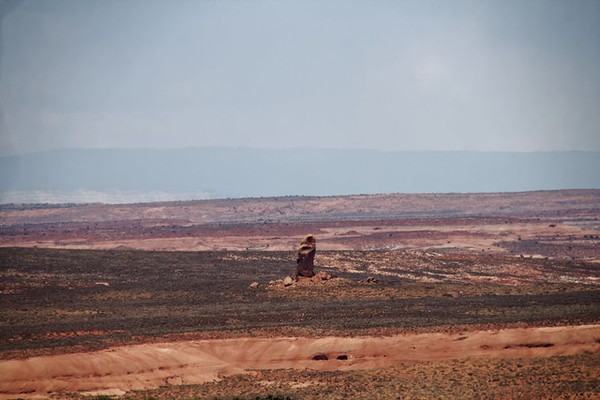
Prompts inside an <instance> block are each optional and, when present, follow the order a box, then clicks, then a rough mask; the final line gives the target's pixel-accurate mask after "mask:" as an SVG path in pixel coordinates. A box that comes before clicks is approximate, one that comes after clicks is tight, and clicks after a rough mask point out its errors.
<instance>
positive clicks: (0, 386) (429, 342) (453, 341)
mask: <svg viewBox="0 0 600 400" xmlns="http://www.w3.org/2000/svg"><path fill="white" fill-rule="evenodd" d="M599 350H600V324H598V325H583V326H562V327H550V328H522V329H505V330H497V331H477V332H466V333H464V334H443V333H425V334H414V335H400V336H391V337H354V338H348V337H323V338H286V337H281V338H238V339H223V340H199V341H182V342H173V343H154V344H141V345H133V346H123V347H116V348H112V349H108V350H103V351H97V352H90V353H75V354H63V355H53V356H43V357H33V358H29V359H25V360H3V361H0V398H3V399H5V398H15V397H40V396H41V397H44V396H49V395H50V394H52V393H57V392H58V393H65V392H88V393H109V394H123V393H125V392H126V391H129V390H134V389H148V388H155V387H158V386H161V385H174V384H175V385H176V384H197V383H204V382H209V381H212V380H215V379H218V378H219V377H222V376H226V375H232V374H238V373H244V372H246V371H248V370H251V369H278V368H294V369H304V368H310V369H315V370H360V369H372V368H382V367H389V366H394V365H398V364H401V363H413V362H430V361H441V360H450V359H459V358H469V357H471V358H472V357H492V358H518V357H550V356H557V355H573V354H578V353H582V352H598V351H599Z"/></svg>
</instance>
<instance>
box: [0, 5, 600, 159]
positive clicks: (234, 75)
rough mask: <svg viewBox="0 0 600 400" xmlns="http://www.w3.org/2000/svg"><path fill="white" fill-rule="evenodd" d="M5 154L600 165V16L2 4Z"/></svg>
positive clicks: (468, 8) (0, 123)
mask: <svg viewBox="0 0 600 400" xmlns="http://www.w3.org/2000/svg"><path fill="white" fill-rule="evenodd" d="M0 16H1V17H2V19H1V24H2V25H1V59H0V111H1V114H0V129H1V135H0V153H1V154H12V153H26V152H32V151H38V150H45V149H51V148H63V147H102V148H105V147H109V148H121V147H128V148H133V147H152V148H165V147H169V148H178V147H189V146H251V147H265V148H289V147H327V148H372V149H383V150H388V149H389V150H497V151H538V150H540V151H548V150H600V1H599V0H591V1H585V0H564V1H550V0H548V1H533V0H531V1H528V0H496V1H484V0H474V1H458V0H455V1H453V0H441V1H429V0H418V1H402V0H398V1H371V0H368V1H329V0H327V1H325V0H323V1H225V0H223V1H182V0H175V1H166V0H164V1H151V0H143V1H137V0H122V1H111V0H97V1H95V0H67V1H63V0H51V1H50V0H48V1H40V0H35V1H18V0H17V1H12V0H0Z"/></svg>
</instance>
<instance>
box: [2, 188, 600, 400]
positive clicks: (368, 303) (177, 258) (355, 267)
mask: <svg viewBox="0 0 600 400" xmlns="http://www.w3.org/2000/svg"><path fill="white" fill-rule="evenodd" d="M599 218H600V190H561V191H543V192H525V193H488V194H420V195H417V194H415V195H409V194H381V195H355V196H338V197H279V198H255V199H224V200H203V201H189V202H171V203H140V204H119V205H105V204H84V205H76V204H63V205H47V204H41V205H31V204H29V205H20V204H9V205H2V206H0V304H1V307H0V398H2V399H10V398H60V399H62V398H69V399H79V398H92V399H100V398H102V399H106V398H109V397H114V398H128V399H150V398H155V399H172V398H178V399H196V398H202V399H204V398H208V399H213V398H222V399H234V398H239V399H256V398H259V399H267V398H271V399H274V398H280V399H287V398H290V399H313V398H314V399H321V398H325V399H347V398H356V399H363V398H364V399H375V398H380V399H390V398H393V399H395V398H400V399H404V398H461V399H464V398H490V399H498V398H499V399H518V398H523V399H529V398H544V399H559V398H560V399H563V398H577V399H579V398H587V399H596V398H600V220H599ZM307 233H312V234H314V235H315V237H316V238H317V255H316V258H315V264H316V270H317V271H323V272H324V273H325V274H328V275H333V276H335V278H332V279H328V280H319V279H313V280H301V281H298V282H295V283H293V284H291V285H289V286H285V285H284V284H283V279H284V278H285V277H286V276H292V277H293V276H294V272H295V263H296V260H295V258H296V250H295V249H296V246H297V245H298V243H299V242H300V240H301V239H302V237H303V236H304V235H305V234H307ZM252 284H253V285H252Z"/></svg>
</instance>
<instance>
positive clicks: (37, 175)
mask: <svg viewBox="0 0 600 400" xmlns="http://www.w3.org/2000/svg"><path fill="white" fill-rule="evenodd" d="M574 188H581V189H584V188H600V152H544V153H509V152H385V151H375V150H332V149H312V150H311V149H286V150H267V149H251V148H194V149H180V150H142V149H132V150H103V149H102V150H91V149H89V150H79V149H68V150H54V151H47V152H42V153H35V154H26V155H19V156H4V157H0V192H11V191H36V190H39V191H66V192H68V191H75V190H93V191H108V190H121V191H140V192H144V191H163V192H174V193H200V192H203V193H208V194H209V195H210V197H212V198H226V197H260V196H283V195H316V196H326V195H343V194H357V193H364V194H371V193H395V192H402V193H434V192H437V193H448V192H465V193H467V192H515V191H530V190H551V189H574Z"/></svg>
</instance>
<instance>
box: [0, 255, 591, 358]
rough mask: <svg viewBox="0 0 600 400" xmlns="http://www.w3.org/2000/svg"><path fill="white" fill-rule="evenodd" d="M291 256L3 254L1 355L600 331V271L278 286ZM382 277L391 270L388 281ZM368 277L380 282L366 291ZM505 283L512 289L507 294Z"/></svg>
mask: <svg viewBox="0 0 600 400" xmlns="http://www.w3.org/2000/svg"><path fill="white" fill-rule="evenodd" d="M292 256H293V255H292V254H290V253H287V252H201V253H195V252H148V251H130V250H121V251H116V250H115V251H98V250H89V251H88V250H86V251H82V250H55V249H34V248H29V249H25V248H4V249H0V277H1V279H0V291H1V294H0V299H1V302H2V307H1V308H0V321H1V322H0V328H1V329H0V352H1V353H0V354H2V355H3V358H7V357H24V356H31V355H36V354H47V353H59V352H68V351H74V350H90V349H99V348H104V347H108V346H112V345H116V344H123V343H135V342H141V341H152V340H158V339H165V338H168V339H176V338H183V337H192V336H196V337H232V336H248V335H278V336H281V335H305V336H306V335H313V336H319V335H357V334H393V333H399V332H415V331H436V330H438V331H449V330H469V329H481V328H490V327H508V326H546V325H564V324H587V323H594V322H598V321H600V286H598V280H597V279H598V278H599V277H600V271H599V269H598V265H597V264H595V263H592V262H589V263H586V262H584V261H577V262H574V261H572V260H564V261H560V260H543V259H527V258H525V259H521V258H515V257H510V256H499V255H487V256H479V255H471V256H470V255H452V254H450V255H444V254H423V253H403V252H398V253H395V252H350V251H347V252H342V251H340V252H321V253H318V255H317V263H319V262H326V265H327V267H322V268H321V269H324V270H327V271H328V272H332V273H335V274H337V275H338V276H339V278H337V279H333V280H330V281H327V282H325V283H323V284H317V285H312V286H292V287H288V288H285V287H282V286H269V285H268V283H269V281H271V280H276V279H281V278H283V277H285V276H286V275H289V274H291V273H292V272H293V268H294V260H293V258H292ZM360 260H365V261H364V262H360ZM515 263H517V264H515ZM336 264H337V265H339V267H336ZM374 265H385V268H383V269H382V270H381V271H379V272H380V274H377V272H378V271H377V270H376V269H375V268H374V267H373V266H374ZM503 265H504V266H506V265H509V266H512V267H513V269H515V268H516V269H517V270H518V271H517V272H514V271H513V272H512V273H511V271H512V270H508V269H507V268H505V267H502V266H503ZM515 265H516V266H517V267H514V266H515ZM317 269H319V268H317ZM345 271H346V272H345ZM347 271H352V272H347ZM459 271H460V272H461V274H462V275H461V274H459ZM493 271H495V272H493ZM465 272H469V273H468V274H465ZM494 274H495V275H494ZM492 275H494V276H492ZM504 275H506V276H504ZM368 276H372V277H375V278H376V279H377V281H378V282H377V283H372V282H367V281H366V279H365V278H367V277H368ZM540 277H541V278H540ZM492 278H493V279H492ZM502 279H504V280H509V281H511V282H513V283H512V284H506V283H504V284H500V283H497V282H498V281H500V282H502ZM253 281H257V282H259V283H260V286H259V287H258V288H257V289H251V288H249V284H250V283H251V282H253Z"/></svg>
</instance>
